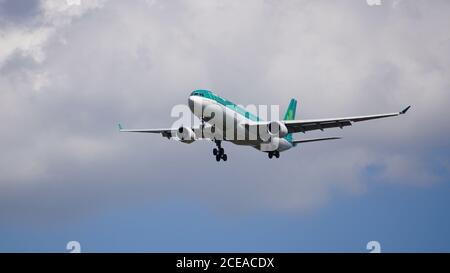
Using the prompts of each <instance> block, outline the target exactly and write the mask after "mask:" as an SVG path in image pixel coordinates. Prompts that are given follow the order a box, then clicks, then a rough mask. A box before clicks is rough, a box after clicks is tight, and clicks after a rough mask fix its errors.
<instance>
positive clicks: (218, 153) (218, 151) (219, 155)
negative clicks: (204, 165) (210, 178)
mask: <svg viewBox="0 0 450 273" xmlns="http://www.w3.org/2000/svg"><path fill="white" fill-rule="evenodd" d="M215 142H216V145H217V148H214V149H213V155H214V156H215V157H216V161H217V162H219V161H220V160H221V159H222V160H223V161H227V159H228V157H227V155H226V154H225V150H224V149H223V148H222V146H221V145H222V142H221V141H220V140H215Z"/></svg>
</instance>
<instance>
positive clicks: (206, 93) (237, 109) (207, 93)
mask: <svg viewBox="0 0 450 273" xmlns="http://www.w3.org/2000/svg"><path fill="white" fill-rule="evenodd" d="M191 96H201V97H205V98H208V99H212V100H214V101H215V102H217V103H218V104H220V105H223V106H225V107H227V108H229V109H231V110H233V111H235V112H236V113H238V114H240V115H242V116H244V117H245V118H247V119H249V120H251V121H261V119H260V118H259V117H258V116H255V115H253V114H252V113H250V112H248V111H246V110H245V109H244V108H242V107H240V106H238V105H236V104H235V103H233V102H231V101H229V100H226V99H224V98H222V97H220V96H218V95H216V94H214V93H213V92H211V91H209V90H195V91H193V92H192V93H191Z"/></svg>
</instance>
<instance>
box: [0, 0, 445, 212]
mask: <svg viewBox="0 0 450 273" xmlns="http://www.w3.org/2000/svg"><path fill="white" fill-rule="evenodd" d="M384 2H385V3H384V4H383V6H381V7H369V6H367V5H366V4H365V1H341V2H339V4H338V3H335V2H334V1H244V2H243V1H189V2H185V1H127V2H125V1H107V2H105V1H99V2H96V1H92V2H91V1H89V3H90V4H89V6H88V7H87V6H83V5H88V4H86V3H87V2H86V3H85V2H82V5H81V6H80V7H77V6H74V7H65V6H61V5H56V4H54V2H52V1H44V2H42V3H41V13H40V14H39V15H37V16H39V18H40V20H41V24H37V25H36V26H33V27H27V31H26V32H24V30H23V27H19V26H18V27H16V28H14V29H11V28H8V30H7V33H8V35H7V37H13V38H8V39H7V42H8V45H9V46H7V47H0V65H1V67H0V69H1V72H2V73H1V75H0V90H1V92H0V122H1V124H2V126H3V128H6V129H4V130H2V134H1V136H0V143H1V144H0V145H1V147H0V148H1V150H2V155H1V156H0V172H1V173H2V176H1V178H0V215H1V217H0V219H15V220H17V221H19V220H24V221H27V220H30V219H35V218H36V219H52V220H55V219H59V220H60V221H63V220H64V219H65V217H64V216H66V217H69V216H70V217H74V216H82V215H84V213H87V212H92V211H95V209H100V208H103V207H112V206H117V204H118V203H121V204H123V203H128V202H144V201H145V200H147V201H148V200H150V201H152V200H153V201H154V202H158V200H160V199H164V198H170V197H176V196H183V197H186V198H192V199H195V200H197V201H198V202H204V203H205V204H206V205H207V206H209V207H212V208H216V209H217V210H221V211H238V210H249V209H266V208H268V209H283V210H285V209H293V210H304V209H313V208H317V207H320V206H322V205H324V204H326V202H327V201H328V200H329V198H330V197H331V196H332V195H333V194H335V193H336V192H337V193H339V192H342V193H344V194H348V195H353V194H362V193H364V192H365V191H366V189H367V183H368V182H367V181H368V179H367V178H368V176H370V177H371V178H373V179H376V180H377V181H379V182H380V183H403V184H405V187H407V186H411V185H432V184H433V183H439V182H441V181H442V177H443V176H444V175H448V162H449V158H448V155H447V154H448V153H444V155H442V153H440V152H433V151H448V150H449V148H450V147H449V142H448V138H447V136H448V134H449V133H450V125H449V124H448V123H446V122H445V117H446V115H447V113H448V110H447V107H448V103H449V102H450V97H449V96H450V93H449V92H448V90H449V83H450V82H449V78H448V75H449V69H450V67H449V66H450V59H449V52H450V51H449V43H450V33H449V32H448V30H447V29H446V28H444V27H442V26H447V25H449V23H450V22H449V20H450V19H449V18H448V16H447V14H448V11H449V10H450V7H449V5H450V4H449V3H448V1H434V2H433V3H432V4H431V3H425V2H424V1H401V2H398V3H397V4H396V5H395V6H394V5H393V3H394V2H393V1H392V2H389V1H384ZM3 31H6V30H3ZM14 37H21V39H15V38H14ZM23 39H29V40H30V41H34V42H33V43H31V44H30V43H27V44H24V43H22V41H23ZM197 88H206V89H212V90H215V91H216V92H218V93H219V94H221V95H223V96H225V97H227V98H229V99H231V100H233V101H235V102H238V103H242V104H244V105H246V104H250V103H254V104H270V103H274V104H281V105H282V106H283V107H285V106H286V104H287V102H288V100H289V99H290V98H291V97H296V98H298V99H299V101H300V105H299V110H298V111H299V112H298V115H299V117H301V118H310V117H326V116H336V115H352V114H365V113H368V114H369V113H376V112H383V111H397V110H401V108H402V107H403V106H406V105H407V104H412V105H413V109H412V111H411V112H410V113H408V115H407V116H405V117H401V118H398V119H391V120H386V121H380V122H377V121H375V122H372V123H366V124H358V125H357V126H354V127H353V128H349V129H346V130H343V131H339V130H330V131H327V132H326V133H320V132H319V133H314V134H311V135H308V136H307V137H312V136H315V135H320V136H322V135H325V134H326V135H342V136H344V137H345V138H344V139H343V140H341V141H339V142H329V143H320V144H310V145H304V146H301V147H300V148H299V149H296V150H291V151H289V152H287V153H284V154H282V157H281V159H280V160H277V161H274V160H272V161H269V160H267V159H266V156H265V155H264V154H261V153H258V152H256V151H254V150H253V149H251V148H242V147H235V146H232V145H227V144H225V146H226V149H228V150H229V152H228V154H229V156H230V161H229V162H227V163H226V164H217V163H216V162H214V161H213V160H212V156H211V149H212V146H213V145H212V143H208V142H206V143H205V142H203V143H194V144H191V145H185V144H181V143H175V142H171V141H168V140H165V139H162V138H160V137H159V136H149V135H126V134H119V133H118V132H117V131H116V127H115V124H116V122H118V121H121V122H123V123H125V124H126V125H127V126H130V127H141V126H145V127H166V126H169V125H170V124H172V122H173V121H174V120H173V119H171V118H170V116H169V115H170V109H171V107H172V106H173V105H175V104H179V103H186V100H187V96H188V94H189V92H190V91H191V90H193V89H197ZM298 137H304V136H303V135H299V136H298ZM442 162H447V163H445V164H447V165H445V164H444V163H442ZM439 164H442V168H443V169H444V170H447V171H445V172H436V171H435V170H436V166H439ZM374 166H375V168H376V169H377V170H378V171H377V172H376V173H375V174H371V173H370V172H368V171H367V170H368V169H370V168H372V167H374ZM373 179H372V180H373ZM56 216H58V217H56Z"/></svg>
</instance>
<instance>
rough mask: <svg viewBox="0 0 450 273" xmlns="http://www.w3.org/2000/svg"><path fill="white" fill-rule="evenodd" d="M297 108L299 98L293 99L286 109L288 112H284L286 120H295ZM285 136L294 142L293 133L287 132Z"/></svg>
mask: <svg viewBox="0 0 450 273" xmlns="http://www.w3.org/2000/svg"><path fill="white" fill-rule="evenodd" d="M296 109H297V100H296V99H291V102H289V106H288V108H287V110H286V114H284V120H294V119H295V110H296ZM284 138H285V139H286V140H287V141H289V142H292V134H287V135H286V136H285V137H284Z"/></svg>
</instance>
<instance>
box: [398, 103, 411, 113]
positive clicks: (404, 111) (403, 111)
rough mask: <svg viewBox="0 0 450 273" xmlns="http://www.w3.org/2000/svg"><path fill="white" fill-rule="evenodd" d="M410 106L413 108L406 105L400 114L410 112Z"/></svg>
mask: <svg viewBox="0 0 450 273" xmlns="http://www.w3.org/2000/svg"><path fill="white" fill-rule="evenodd" d="M409 108H411V105H410V106H408V107H406V108H405V109H403V110H402V111H401V112H400V113H399V114H400V115H403V114H406V112H408V110H409Z"/></svg>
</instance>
